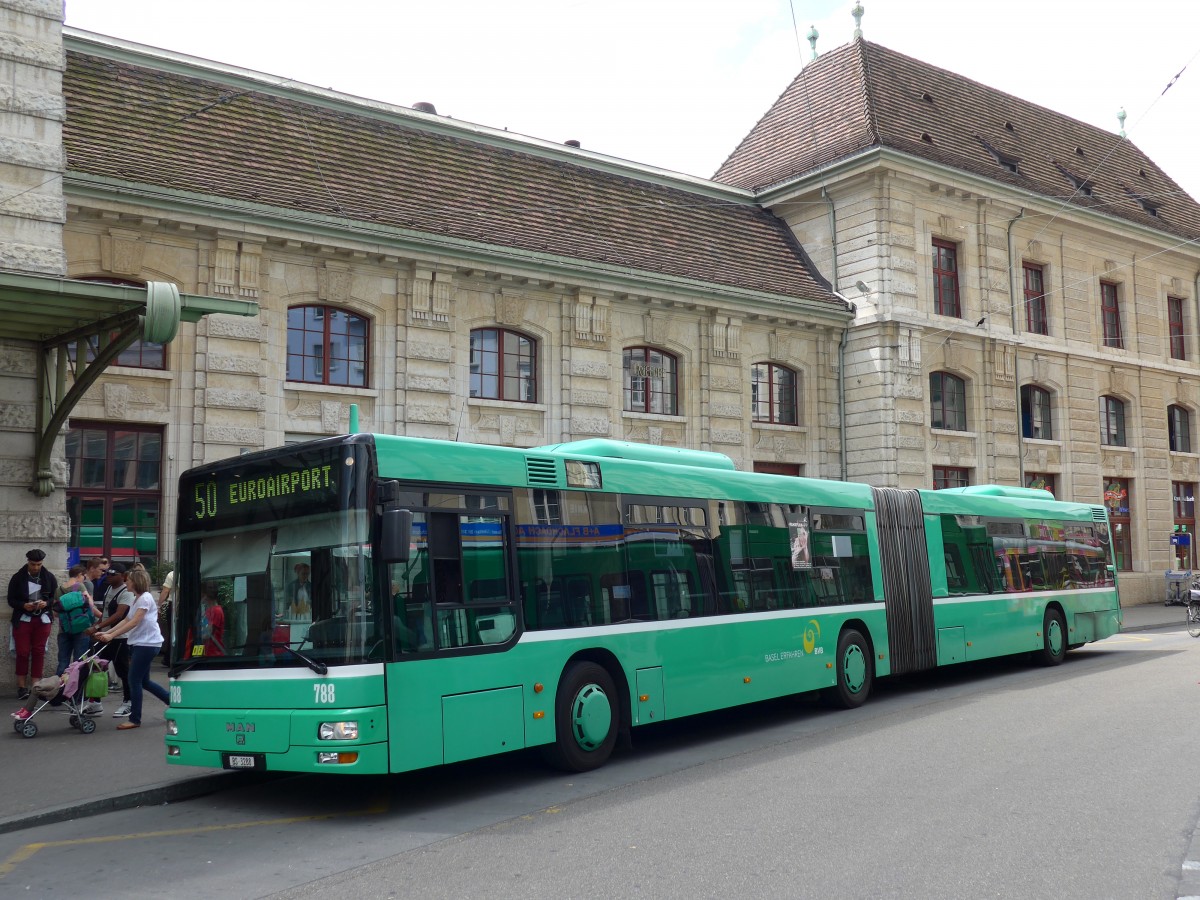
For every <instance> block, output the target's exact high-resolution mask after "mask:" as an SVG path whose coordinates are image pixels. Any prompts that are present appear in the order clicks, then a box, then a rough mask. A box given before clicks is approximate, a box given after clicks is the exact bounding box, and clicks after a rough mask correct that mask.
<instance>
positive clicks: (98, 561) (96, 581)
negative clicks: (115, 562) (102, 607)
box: [83, 556, 108, 602]
mask: <svg viewBox="0 0 1200 900" xmlns="http://www.w3.org/2000/svg"><path fill="white" fill-rule="evenodd" d="M84 565H85V566H87V571H86V572H85V573H84V575H83V582H84V587H85V588H87V592H88V593H89V594H91V595H92V599H93V600H95V601H97V602H99V597H97V596H96V595H97V594H99V593H100V582H101V581H102V580H103V579H104V570H105V569H107V568H108V563H106V562H105V561H104V558H103V557H101V556H93V557H92V558H91V559H89V560H88V561H87V562H86V563H84Z"/></svg>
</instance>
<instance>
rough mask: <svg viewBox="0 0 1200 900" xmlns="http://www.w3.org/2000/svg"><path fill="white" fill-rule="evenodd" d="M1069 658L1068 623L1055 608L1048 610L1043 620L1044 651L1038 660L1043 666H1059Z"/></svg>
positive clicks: (1042, 650)
mask: <svg viewBox="0 0 1200 900" xmlns="http://www.w3.org/2000/svg"><path fill="white" fill-rule="evenodd" d="M1066 657H1067V623H1066V622H1065V621H1064V620H1063V614H1062V613H1061V612H1059V611H1058V610H1057V609H1055V608H1054V607H1052V606H1050V607H1047V608H1046V615H1045V616H1044V617H1043V618H1042V649H1041V650H1039V651H1037V653H1036V658H1037V661H1038V662H1039V663H1041V664H1042V665H1043V666H1057V665H1058V664H1059V663H1061V662H1062V661H1063V660H1064V659H1066Z"/></svg>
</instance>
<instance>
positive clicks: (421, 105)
mask: <svg viewBox="0 0 1200 900" xmlns="http://www.w3.org/2000/svg"><path fill="white" fill-rule="evenodd" d="M412 108H413V109H415V110H417V112H423V113H429V114H430V115H431V116H436V115H437V107H436V106H434V105H433V104H432V103H426V102H425V101H424V100H420V101H418V102H417V103H414V104H413V105H412Z"/></svg>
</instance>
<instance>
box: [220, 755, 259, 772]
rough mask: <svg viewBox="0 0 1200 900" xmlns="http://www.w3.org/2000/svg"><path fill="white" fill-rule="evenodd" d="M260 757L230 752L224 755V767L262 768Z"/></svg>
mask: <svg viewBox="0 0 1200 900" xmlns="http://www.w3.org/2000/svg"><path fill="white" fill-rule="evenodd" d="M260 760H261V757H258V756H252V755H246V756H238V755H235V754H232V753H228V754H226V755H225V768H227V769H260V768H262V762H261V761H260Z"/></svg>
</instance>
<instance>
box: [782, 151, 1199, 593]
mask: <svg viewBox="0 0 1200 900" xmlns="http://www.w3.org/2000/svg"><path fill="white" fill-rule="evenodd" d="M910 162H911V161H910ZM823 185H824V188H825V191H826V194H827V195H828V197H829V198H830V199H831V201H832V204H833V213H832V215H831V213H830V208H829V205H828V204H827V203H824V202H819V201H821V199H822V198H821V186H819V185H816V184H804V183H798V184H797V185H795V186H793V187H792V188H791V189H790V190H788V191H787V192H786V194H782V195H780V196H779V197H778V198H776V199H774V200H772V201H771V206H772V208H773V209H774V211H775V212H777V213H778V214H780V215H783V216H784V217H785V218H787V220H788V221H789V223H790V224H791V226H792V228H793V230H794V232H795V234H796V236H797V238H798V239H799V240H800V241H801V242H802V243H803V244H804V246H806V247H811V248H823V249H822V250H820V251H818V252H814V253H813V259H814V262H815V263H816V264H817V266H818V267H819V268H820V269H821V271H822V273H823V274H825V275H826V277H828V278H829V279H830V280H831V281H832V282H833V283H834V284H835V286H838V287H839V288H840V289H842V290H845V291H846V293H847V294H848V295H849V296H850V297H851V298H852V299H853V300H854V301H855V303H856V305H857V307H858V316H857V320H856V322H857V325H856V327H855V329H854V330H853V332H852V334H851V338H850V343H849V346H848V349H847V355H846V367H847V392H846V430H847V449H848V454H847V467H848V474H849V477H850V478H851V479H853V480H858V481H866V482H870V483H872V484H878V485H889V486H896V487H928V486H929V484H930V483H931V479H932V471H933V467H934V466H955V467H961V468H965V469H967V470H969V472H970V480H971V483H973V484H986V483H999V484H1020V483H1023V482H1024V480H1025V479H1024V475H1025V473H1028V472H1037V473H1044V474H1050V475H1053V476H1054V478H1055V482H1056V487H1057V494H1058V496H1059V497H1061V498H1063V499H1068V500H1079V501H1081V502H1088V503H1095V502H1098V501H1099V500H1100V499H1101V498H1102V496H1103V491H1104V486H1105V485H1107V484H1108V483H1109V482H1110V481H1112V480H1113V479H1114V478H1120V479H1128V480H1129V481H1130V483H1131V490H1130V494H1131V497H1130V500H1131V503H1130V527H1131V530H1132V535H1131V551H1132V568H1131V569H1130V570H1129V571H1125V572H1122V573H1121V594H1122V602H1124V603H1126V604H1129V603H1136V602H1147V601H1150V600H1161V597H1162V595H1163V572H1164V571H1165V570H1167V569H1170V568H1172V567H1173V554H1172V548H1171V546H1170V544H1169V534H1170V530H1171V527H1172V526H1171V523H1172V522H1173V520H1174V509H1173V504H1172V482H1173V481H1177V482H1192V483H1194V482H1196V481H1198V480H1200V455H1198V454H1197V453H1196V452H1194V451H1195V450H1196V449H1197V445H1196V443H1195V438H1194V437H1193V438H1192V441H1193V443H1192V444H1191V451H1193V452H1183V451H1172V450H1170V449H1168V426H1167V407H1168V406H1169V405H1177V406H1179V407H1182V408H1183V409H1184V410H1186V411H1187V412H1188V413H1189V415H1190V418H1191V422H1192V429H1193V434H1194V433H1195V427H1196V425H1197V423H1200V390H1198V389H1197V383H1198V382H1197V374H1198V371H1200V362H1198V361H1200V343H1197V338H1196V335H1197V330H1198V329H1197V314H1198V307H1197V296H1198V295H1197V283H1196V274H1195V273H1196V272H1197V269H1198V268H1200V254H1197V253H1196V251H1195V249H1194V248H1193V247H1190V246H1188V245H1187V244H1186V243H1183V242H1181V241H1179V240H1178V239H1175V238H1173V237H1172V236H1170V235H1167V234H1163V233H1156V232H1154V231H1152V230H1150V229H1147V228H1140V227H1138V226H1136V225H1132V224H1129V223H1127V222H1122V221H1121V220H1119V219H1115V218H1112V217H1107V216H1103V215H1098V214H1094V213H1090V212H1087V211H1082V210H1078V209H1075V208H1071V207H1067V208H1063V205H1062V204H1061V203H1056V202H1054V201H1052V200H1050V199H1046V200H1044V201H1041V202H1039V201H1037V200H1036V199H1034V198H1031V197H1028V196H1026V197H1023V198H1021V201H1020V202H1019V203H1018V202H1017V201H1016V200H1015V199H1014V198H1012V197H1011V196H1005V192H1004V191H1003V190H1002V189H1000V186H999V185H995V184H992V185H988V184H987V183H985V182H983V181H982V180H981V179H976V178H971V177H969V176H967V175H965V174H964V175H963V176H962V177H961V178H957V179H956V178H954V177H953V176H952V175H951V174H950V173H949V172H948V171H947V170H946V169H944V168H941V169H939V170H938V171H936V172H935V171H933V170H932V169H931V170H929V171H922V170H921V169H920V168H916V167H900V166H890V165H887V164H885V163H878V164H875V165H871V166H866V167H863V168H860V169H857V170H855V171H848V172H846V173H845V176H844V177H843V178H841V179H838V180H833V181H831V180H829V179H828V178H827V179H826V180H825V181H824V182H823ZM833 222H836V231H835V230H834V227H835V226H833V225H832V223H833ZM935 239H938V240H943V241H949V242H952V243H953V244H954V245H955V246H956V248H957V251H958V264H959V287H960V300H961V305H962V309H961V317H958V318H952V317H948V316H941V315H938V314H937V313H936V311H935V308H934V284H933V256H932V250H933V241H934V240H935ZM835 257H836V260H837V271H836V272H835V271H834V269H833V260H834V258H835ZM1025 263H1032V264H1036V265H1038V266H1040V267H1041V268H1042V272H1043V277H1044V290H1045V295H1046V301H1047V302H1046V308H1047V318H1048V322H1047V324H1048V331H1049V334H1048V335H1041V334H1037V333H1032V332H1031V331H1030V329H1029V328H1028V326H1027V322H1026V312H1025V301H1024V293H1023V282H1022V271H1023V264H1025ZM1101 281H1105V282H1108V283H1111V284H1115V285H1117V294H1118V297H1119V299H1120V305H1121V316H1122V331H1123V336H1124V347H1123V348H1121V349H1117V348H1111V347H1106V346H1105V345H1104V334H1103V325H1102V321H1101V299H1100V283H1101ZM857 282H862V283H863V284H864V285H866V286H867V287H868V289H869V290H868V292H867V293H866V294H862V295H861V296H860V293H861V292H860V291H858V290H857V289H856V288H853V287H848V286H849V285H855V284H856V283H857ZM1168 297H1177V298H1182V299H1183V301H1184V303H1183V314H1184V320H1183V326H1184V327H1183V333H1184V335H1185V356H1186V359H1183V360H1180V359H1174V358H1172V356H1171V351H1170V334H1169V324H1168V311H1167V298H1168ZM934 372H949V373H951V374H954V375H955V376H957V377H959V378H962V379H963V380H964V381H965V382H966V384H967V419H968V424H967V431H965V432H963V431H947V430H942V429H935V428H933V427H931V424H930V420H929V412H930V397H929V386H930V384H929V377H930V375H931V373H934ZM1023 385H1036V386H1038V387H1040V388H1042V389H1044V390H1046V391H1047V392H1048V393H1049V395H1050V397H1051V398H1052V399H1051V402H1052V414H1051V420H1052V426H1053V430H1052V439H1049V440H1038V439H1033V438H1030V437H1023V436H1022V425H1021V421H1020V388H1021V386H1023ZM1105 395H1107V396H1112V397H1115V398H1117V399H1119V400H1120V401H1122V402H1123V403H1124V405H1125V411H1126V433H1127V440H1126V444H1127V446H1125V447H1113V446H1103V445H1102V444H1101V432H1100V418H1099V408H1098V404H1099V398H1101V397H1102V396H1105Z"/></svg>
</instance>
